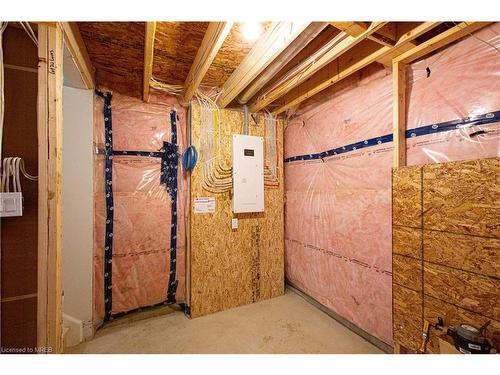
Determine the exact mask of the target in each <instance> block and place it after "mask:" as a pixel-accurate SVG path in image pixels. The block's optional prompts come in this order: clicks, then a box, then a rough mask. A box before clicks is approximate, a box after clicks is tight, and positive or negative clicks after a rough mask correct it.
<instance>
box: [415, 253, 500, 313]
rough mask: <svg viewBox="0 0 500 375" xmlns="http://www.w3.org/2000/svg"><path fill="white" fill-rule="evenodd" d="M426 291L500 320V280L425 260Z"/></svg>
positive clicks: (443, 299)
mask: <svg viewBox="0 0 500 375" xmlns="http://www.w3.org/2000/svg"><path fill="white" fill-rule="evenodd" d="M424 280H425V283H424V293H425V294H426V295H430V296H432V297H435V298H438V299H440V300H442V301H446V302H448V303H451V304H454V305H456V306H460V307H462V308H464V309H467V310H470V311H472V312H474V313H477V314H481V315H484V316H487V317H489V318H492V319H496V320H500V293H499V290H500V280H499V279H493V278H491V277H486V276H481V275H478V274H474V273H471V272H466V271H461V270H456V269H452V268H449V267H443V266H439V265H436V264H430V263H427V262H424Z"/></svg>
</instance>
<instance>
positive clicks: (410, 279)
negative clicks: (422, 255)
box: [392, 254, 422, 291]
mask: <svg viewBox="0 0 500 375" xmlns="http://www.w3.org/2000/svg"><path fill="white" fill-rule="evenodd" d="M392 280H393V282H395V283H396V284H399V285H404V286H405V287H407V288H410V289H412V290H415V291H420V290H422V261H421V260H419V259H414V258H410V257H407V256H403V255H397V254H394V255H393V257H392Z"/></svg>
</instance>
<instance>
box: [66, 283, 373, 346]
mask: <svg viewBox="0 0 500 375" xmlns="http://www.w3.org/2000/svg"><path fill="white" fill-rule="evenodd" d="M66 353H331V354H336V353H366V354H371V353H382V351H381V350H380V349H378V348H377V347H375V346H374V345H372V344H371V343H369V342H368V341H366V340H365V339H363V338H362V337H360V336H358V335H357V334H355V333H354V332H352V331H350V330H349V329H347V328H346V327H344V326H343V325H341V324H340V323H338V322H337V321H336V320H334V319H332V318H331V317H329V316H328V315H326V314H325V313H323V312H322V311H320V310H319V309H317V308H316V307H315V306H313V305H311V304H310V303H308V302H307V301H305V300H304V299H303V298H302V297H300V296H299V295H297V294H296V293H294V292H293V291H291V290H288V289H287V291H286V294H285V295H284V296H281V297H277V298H273V299H271V300H266V301H263V302H259V303H254V304H252V305H247V306H243V307H239V308H235V309H231V310H228V311H223V312H219V313H215V314H212V315H208V316H204V317H201V318H196V319H188V318H186V317H185V316H184V314H183V313H182V312H180V311H174V312H172V313H170V314H168V315H163V316H159V317H154V318H150V319H146V320H140V321H135V322H130V323H128V322H127V323H125V324H119V325H114V326H112V327H105V328H103V329H101V330H99V331H98V332H97V334H96V335H95V337H94V339H92V340H91V341H88V342H85V343H82V344H80V345H78V346H76V347H73V348H67V349H66Z"/></svg>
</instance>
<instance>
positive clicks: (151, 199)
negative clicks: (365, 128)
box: [94, 90, 187, 324]
mask: <svg viewBox="0 0 500 375" xmlns="http://www.w3.org/2000/svg"><path fill="white" fill-rule="evenodd" d="M103 91H105V90H103ZM94 102H95V110H94V140H95V144H96V146H97V147H99V148H100V149H101V150H102V149H103V148H104V143H105V141H104V120H103V100H102V99H101V98H98V97H96V98H95V101H94ZM111 106H112V121H113V150H114V151H115V152H116V151H150V152H157V151H159V150H160V149H161V148H162V147H163V142H164V141H165V142H170V141H171V125H170V111H171V110H172V109H173V108H176V109H177V113H178V117H179V120H178V121H177V138H178V145H179V150H180V152H181V151H182V150H184V149H185V147H186V136H185V129H186V111H185V110H184V109H183V108H182V107H181V106H180V105H179V104H178V102H177V100H176V99H175V98H173V97H171V96H167V95H163V94H152V97H151V99H150V103H143V102H142V101H140V100H138V99H134V98H130V97H127V96H123V95H120V94H118V93H113V98H112V101H111ZM104 157H105V156H104V155H102V154H99V155H96V156H95V159H94V205H95V206H94V212H95V213H94V267H95V269H94V321H95V322H96V324H98V323H99V322H102V320H103V318H104V314H105V311H104V265H103V264H104V238H105V235H106V234H105V229H106V208H105V205H106V200H105V189H104V186H105V174H104V170H105V163H104ZM161 161H162V160H161V158H157V157H143V156H132V155H130V156H129V155H123V156H122V155H114V156H113V180H112V189H113V200H114V204H113V206H114V220H113V256H112V265H113V266H112V314H117V313H121V312H127V311H131V310H134V309H137V308H140V307H145V306H151V305H155V304H158V303H161V302H164V301H165V300H166V296H167V287H168V280H169V271H170V259H169V248H170V236H171V230H170V228H171V217H172V214H171V205H172V202H171V198H170V195H169V193H168V191H167V189H166V187H165V185H160V173H161V171H160V163H161ZM186 184H187V179H186V176H185V174H184V173H183V172H182V169H181V167H179V168H178V194H177V259H176V264H177V267H176V271H177V279H178V281H179V284H178V287H177V293H176V300H177V301H183V299H184V296H185V262H184V258H185V204H186V198H187V190H186V188H187V185H186Z"/></svg>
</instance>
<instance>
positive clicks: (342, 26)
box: [330, 22, 369, 37]
mask: <svg viewBox="0 0 500 375" xmlns="http://www.w3.org/2000/svg"><path fill="white" fill-rule="evenodd" d="M330 25H332V26H333V27H336V28H337V29H339V30H340V31H343V32H345V33H346V34H349V35H350V36H354V37H357V36H360V35H361V34H363V33H364V32H365V31H366V30H368V27H369V24H368V23H367V22H330Z"/></svg>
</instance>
